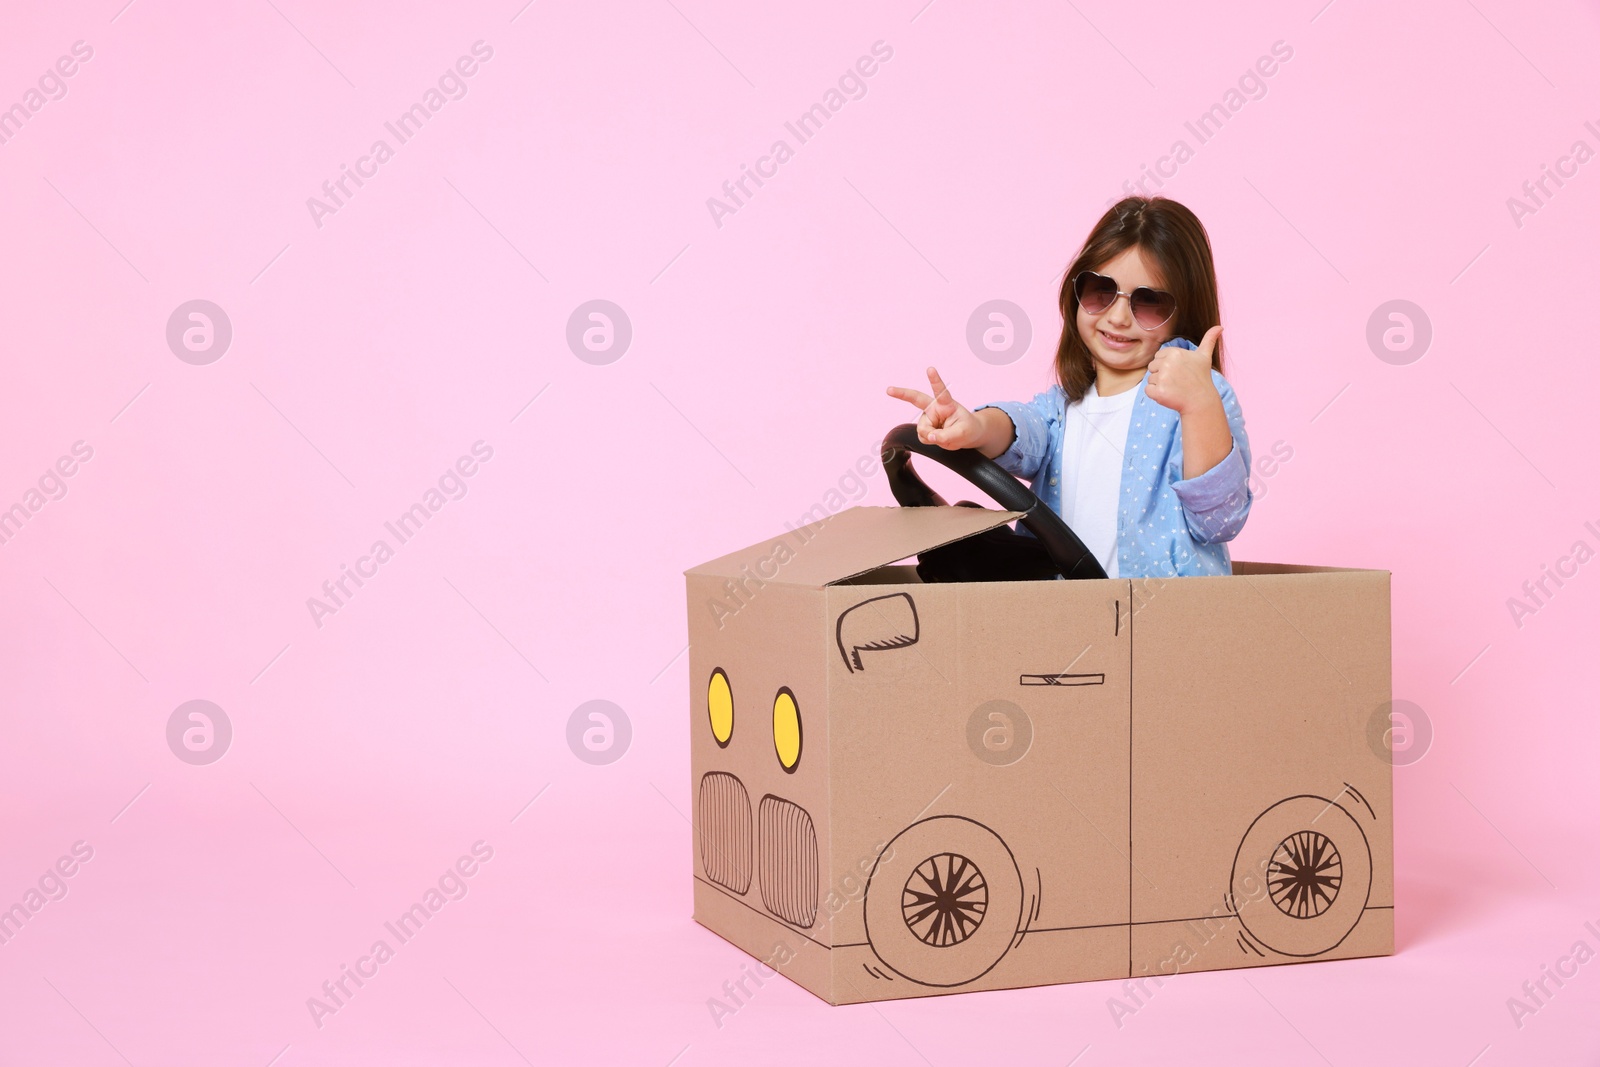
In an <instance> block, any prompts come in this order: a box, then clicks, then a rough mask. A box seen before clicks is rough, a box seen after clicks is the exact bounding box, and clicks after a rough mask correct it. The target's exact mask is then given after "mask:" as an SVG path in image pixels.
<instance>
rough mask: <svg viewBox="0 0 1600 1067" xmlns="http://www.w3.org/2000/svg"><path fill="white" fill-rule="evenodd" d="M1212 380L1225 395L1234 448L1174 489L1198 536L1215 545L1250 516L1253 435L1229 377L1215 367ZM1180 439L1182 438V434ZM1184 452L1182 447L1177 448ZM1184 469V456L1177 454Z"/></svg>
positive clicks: (1230, 536) (1235, 533) (1228, 538)
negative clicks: (1221, 459) (1246, 427)
mask: <svg viewBox="0 0 1600 1067" xmlns="http://www.w3.org/2000/svg"><path fill="white" fill-rule="evenodd" d="M1211 380H1212V382H1213V384H1215V385H1216V387H1217V394H1218V395H1219V396H1220V397H1221V398H1222V410H1223V413H1224V414H1226V415H1227V418H1228V429H1229V431H1231V433H1232V434H1233V448H1232V449H1230V450H1229V452H1228V455H1227V457H1226V458H1225V459H1223V461H1222V462H1221V463H1218V464H1217V465H1216V466H1215V467H1212V468H1211V469H1210V470H1208V471H1206V472H1205V473H1203V474H1198V475H1196V476H1195V477H1193V478H1180V479H1179V480H1177V481H1174V482H1173V483H1172V490H1173V492H1174V493H1176V494H1177V495H1178V503H1179V504H1181V505H1182V506H1183V514H1184V519H1185V520H1186V522H1187V523H1188V526H1189V531H1190V533H1192V534H1193V535H1194V538H1195V540H1197V541H1199V542H1200V543H1201V544H1206V545H1215V544H1221V543H1222V542H1224V541H1232V540H1233V539H1234V538H1235V537H1237V536H1239V531H1240V530H1242V529H1244V521H1245V519H1247V518H1249V516H1250V503H1251V499H1252V496H1253V494H1252V493H1251V490H1250V438H1249V437H1248V436H1247V435H1246V434H1245V430H1244V413H1243V411H1241V410H1240V407H1239V398H1238V396H1237V395H1235V393H1234V391H1233V386H1231V385H1229V384H1228V380H1227V379H1226V378H1224V377H1223V376H1222V375H1220V374H1218V373H1217V372H1216V371H1212V372H1211ZM1180 440H1181V438H1180ZM1178 451H1179V452H1180V453H1181V447H1180V449H1179V450H1178ZM1178 463H1179V467H1178V470H1179V471H1180V472H1181V471H1182V469H1183V468H1182V457H1181V454H1180V455H1179V457H1178Z"/></svg>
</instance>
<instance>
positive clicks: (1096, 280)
mask: <svg viewBox="0 0 1600 1067" xmlns="http://www.w3.org/2000/svg"><path fill="white" fill-rule="evenodd" d="M1076 284H1077V289H1078V303H1079V304H1080V305H1082V307H1083V310H1085V311H1087V312H1088V313H1089V314H1091V315H1098V314H1100V312H1102V311H1104V310H1105V309H1106V308H1108V307H1110V306H1111V302H1112V301H1113V300H1115V299H1116V298H1117V283H1116V281H1115V280H1114V279H1111V278H1107V277H1104V276H1102V275H1099V274H1096V273H1094V272H1093V271H1088V270H1086V271H1084V272H1083V273H1082V274H1080V275H1078V280H1077V283H1076Z"/></svg>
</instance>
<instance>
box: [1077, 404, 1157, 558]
mask: <svg viewBox="0 0 1600 1067" xmlns="http://www.w3.org/2000/svg"><path fill="white" fill-rule="evenodd" d="M1138 392H1139V391H1138V389H1136V388H1135V389H1124V390H1123V391H1122V392H1120V393H1118V394H1117V395H1116V396H1107V397H1103V396H1101V395H1100V392H1099V390H1098V389H1097V388H1096V387H1095V386H1094V385H1092V384H1091V385H1090V386H1089V391H1088V392H1087V393H1086V394H1084V397H1083V399H1082V400H1079V401H1076V402H1075V403H1071V404H1068V405H1067V421H1066V425H1065V427H1064V429H1063V435H1062V436H1063V440H1062V442H1061V517H1062V518H1063V519H1065V520H1066V521H1067V525H1068V526H1071V527H1072V531H1073V533H1076V534H1077V535H1078V537H1079V539H1081V540H1082V541H1083V543H1084V544H1085V545H1086V546H1087V547H1088V549H1089V551H1090V552H1093V553H1094V556H1095V558H1096V559H1098V560H1099V561H1100V566H1102V567H1104V568H1105V571H1106V575H1107V576H1108V577H1111V578H1115V577H1116V576H1117V510H1118V508H1119V507H1120V501H1119V498H1120V496H1121V493H1122V463H1123V458H1122V454H1123V449H1125V448H1127V447H1128V423H1129V422H1130V421H1131V420H1132V418H1133V401H1134V399H1135V397H1136V396H1137V395H1138Z"/></svg>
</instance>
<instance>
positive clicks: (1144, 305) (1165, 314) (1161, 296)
mask: <svg viewBox="0 0 1600 1067" xmlns="http://www.w3.org/2000/svg"><path fill="white" fill-rule="evenodd" d="M1128 303H1129V304H1130V305H1132V307H1133V321H1134V322H1137V323H1138V324H1139V325H1140V326H1142V327H1143V328H1144V329H1146V330H1153V329H1155V328H1156V327H1157V326H1160V325H1161V324H1162V323H1163V322H1166V321H1167V320H1168V319H1170V318H1172V313H1173V312H1174V311H1175V310H1177V306H1178V302H1177V300H1176V299H1175V298H1174V297H1173V295H1172V294H1171V293H1166V292H1162V291H1161V290H1160V289H1148V288H1146V287H1145V286H1142V285H1141V286H1139V288H1137V289H1135V290H1134V291H1133V295H1132V296H1130V297H1129V298H1128Z"/></svg>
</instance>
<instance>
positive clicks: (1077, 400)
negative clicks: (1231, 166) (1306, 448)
mask: <svg viewBox="0 0 1600 1067" xmlns="http://www.w3.org/2000/svg"><path fill="white" fill-rule="evenodd" d="M1060 303H1061V314H1062V319H1063V322H1062V329H1061V342H1060V344H1059V345H1058V346H1057V348H1056V359H1055V375H1056V380H1057V384H1055V385H1052V386H1051V387H1050V388H1049V389H1048V390H1047V391H1045V392H1043V393H1040V394H1038V395H1037V396H1035V397H1034V398H1033V399H1032V400H1030V401H1000V402H998V403H994V404H986V405H983V406H982V407H979V408H978V409H977V410H976V411H969V410H968V409H967V408H965V407H963V406H961V405H960V404H958V403H956V401H955V399H954V398H953V397H951V395H950V391H949V390H948V389H947V388H946V387H945V384H944V382H943V380H942V379H940V377H939V372H938V371H937V370H935V369H934V368H933V367H929V368H928V381H929V383H930V384H931V385H932V387H933V395H932V396H929V395H928V394H927V393H923V392H919V391H918V390H915V389H901V388H898V387H894V386H891V387H890V388H889V395H890V396H893V397H898V398H899V399H901V400H905V401H908V402H910V403H912V404H915V405H916V406H917V407H919V408H921V409H922V416H921V418H919V419H918V420H917V436H918V437H919V438H920V439H921V440H922V441H923V442H924V443H927V444H935V445H939V446H940V447H942V448H948V449H959V448H976V449H978V450H979V451H980V452H982V453H983V454H984V455H985V456H988V457H989V458H990V459H993V460H995V461H997V462H998V463H999V464H1000V466H1001V467H1004V468H1005V469H1006V470H1007V471H1009V472H1011V473H1012V474H1014V475H1016V476H1017V477H1019V478H1024V479H1026V480H1027V481H1028V482H1029V483H1030V484H1031V485H1032V486H1033V490H1034V492H1035V493H1036V494H1038V496H1039V498H1040V499H1041V500H1042V501H1043V502H1044V504H1045V506H1047V507H1049V508H1052V509H1054V510H1055V511H1056V512H1057V513H1059V514H1060V515H1061V517H1062V518H1063V519H1065V520H1066V522H1067V525H1069V526H1071V527H1072V529H1073V532H1074V533H1076V534H1077V535H1078V537H1079V538H1080V539H1081V540H1082V541H1083V543H1084V544H1085V545H1086V546H1088V548H1089V550H1090V551H1091V552H1093V553H1094V555H1095V557H1096V558H1097V559H1099V561H1100V565H1101V566H1102V567H1104V568H1105V571H1106V574H1107V575H1109V576H1110V577H1112V578H1116V577H1119V576H1120V577H1124V578H1140V577H1150V576H1163V577H1171V576H1177V575H1205V574H1229V573H1231V571H1232V566H1231V563H1230V561H1229V558H1228V548H1227V544H1226V542H1228V541H1231V540H1233V538H1234V537H1235V536H1237V535H1238V533H1239V530H1240V529H1241V528H1242V527H1243V526H1244V520H1245V517H1246V516H1247V515H1249V513H1250V500H1251V493H1250V485H1249V472H1250V441H1249V439H1248V438H1247V437H1246V436H1245V432H1244V416H1243V415H1242V414H1241V413H1240V411H1239V401H1238V399H1237V398H1236V397H1235V396H1234V394H1233V387H1232V386H1230V385H1229V384H1228V381H1227V379H1226V378H1224V377H1223V376H1222V342H1221V339H1220V338H1221V334H1222V327H1221V325H1219V324H1218V322H1219V320H1220V318H1221V315H1220V313H1219V311H1218V301H1217V275H1216V269H1215V267H1214V266H1213V264H1212V261H1211V242H1210V240H1209V238H1207V236H1206V231H1205V227H1203V226H1201V224H1200V220H1199V219H1198V218H1196V217H1195V215H1194V213H1193V212H1192V211H1190V210H1189V209H1188V208H1186V207H1184V206H1183V205H1182V204H1179V203H1177V202H1176V201H1173V200H1168V199H1166V198H1164V197H1159V196H1158V197H1144V196H1130V197H1127V198H1126V199H1124V200H1121V201H1119V202H1118V203H1117V204H1116V205H1115V206H1114V207H1112V208H1111V209H1110V210H1109V211H1107V212H1106V213H1105V215H1104V216H1102V217H1101V219H1100V221H1099V222H1098V223H1096V224H1095V227H1094V229H1093V231H1091V232H1090V234H1089V238H1088V240H1087V241H1085V242H1084V245H1083V249H1082V251H1080V252H1079V253H1078V256H1077V258H1076V259H1075V260H1073V262H1072V265H1071V266H1070V267H1068V268H1067V272H1066V276H1065V278H1064V279H1063V280H1062V283H1061V300H1060ZM1195 337H1198V338H1199V339H1200V343H1199V344H1198V345H1195V344H1194V343H1193V342H1192V341H1191V340H1189V339H1190V338H1195ZM1019 532H1022V533H1026V532H1027V530H1026V528H1023V527H1021V526H1020V524H1019Z"/></svg>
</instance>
